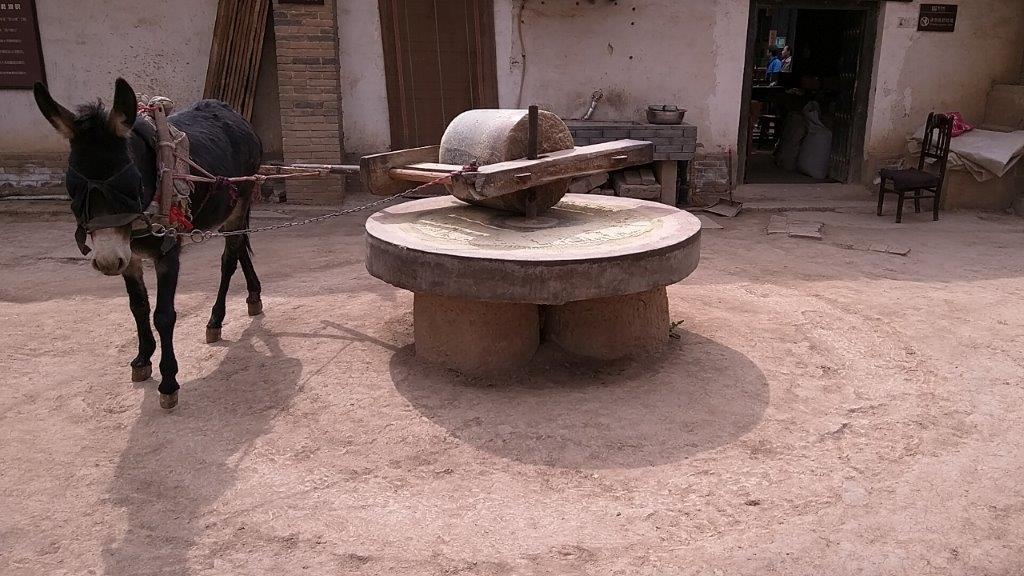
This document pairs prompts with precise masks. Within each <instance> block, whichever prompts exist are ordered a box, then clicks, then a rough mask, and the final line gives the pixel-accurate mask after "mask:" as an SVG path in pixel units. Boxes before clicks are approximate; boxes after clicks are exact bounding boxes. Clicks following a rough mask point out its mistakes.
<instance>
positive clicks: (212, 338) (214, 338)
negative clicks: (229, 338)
mask: <svg viewBox="0 0 1024 576" xmlns="http://www.w3.org/2000/svg"><path fill="white" fill-rule="evenodd" d="M214 342H220V328H207V329H206V343H207V344H213V343H214Z"/></svg>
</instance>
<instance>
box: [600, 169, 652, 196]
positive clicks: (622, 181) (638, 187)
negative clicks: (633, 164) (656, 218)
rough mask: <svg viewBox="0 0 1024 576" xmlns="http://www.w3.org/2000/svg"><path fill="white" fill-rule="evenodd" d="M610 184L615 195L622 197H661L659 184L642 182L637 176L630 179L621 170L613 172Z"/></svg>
mask: <svg viewBox="0 0 1024 576" xmlns="http://www.w3.org/2000/svg"><path fill="white" fill-rule="evenodd" d="M631 182H635V183H631ZM612 186H613V187H614V188H615V195H616V196H621V197H623V198H637V199H640V200H656V199H658V198H660V197H661V185H660V184H644V183H643V181H642V180H641V179H640V178H639V177H637V178H636V179H631V178H628V177H627V175H626V173H623V172H617V173H616V174H615V176H614V177H613V178H612Z"/></svg>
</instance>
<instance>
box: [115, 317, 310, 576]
mask: <svg viewBox="0 0 1024 576" xmlns="http://www.w3.org/2000/svg"><path fill="white" fill-rule="evenodd" d="M261 318H262V317H259V318H256V319H254V320H253V321H252V324H251V325H250V326H249V327H248V328H246V329H245V331H244V332H242V335H241V337H240V338H239V340H238V341H237V342H233V343H231V344H230V345H229V347H228V352H227V355H226V357H225V358H224V360H223V361H222V362H221V363H220V365H219V366H218V367H217V369H216V370H214V371H213V372H212V373H210V374H209V375H207V376H205V377H203V378H202V379H199V380H195V381H192V382H187V383H185V384H183V385H182V390H181V403H180V404H179V406H178V407H177V408H176V409H175V410H174V411H172V412H169V413H166V412H164V411H163V410H161V408H160V407H159V404H158V401H157V396H158V394H157V391H156V384H155V383H154V382H147V383H145V388H146V397H145V399H144V401H143V403H142V413H141V414H140V415H139V418H138V419H137V420H136V421H135V424H134V425H133V427H132V430H131V433H130V435H129V437H128V444H127V446H126V447H125V449H124V451H123V452H122V453H121V459H120V461H119V462H118V464H117V468H116V470H115V472H114V478H113V481H112V483H111V486H110V491H109V498H110V501H111V503H112V504H114V505H116V506H119V507H121V508H123V509H124V510H125V512H126V513H127V527H126V529H125V532H124V534H123V535H121V536H120V539H119V540H118V539H112V540H111V541H109V542H108V543H107V544H106V545H105V547H104V551H103V552H104V553H103V560H104V563H105V565H106V570H105V573H106V574H108V575H111V576H138V575H141V574H168V575H171V574H173V575H181V574H187V573H189V565H188V555H189V550H190V549H191V548H192V546H193V545H194V543H195V541H196V539H197V538H198V537H199V536H200V535H201V534H202V533H203V531H204V528H205V527H204V524H203V522H202V520H201V517H202V516H203V513H204V511H206V510H207V509H208V508H209V507H210V506H211V505H212V504H213V503H214V502H216V501H217V500H218V499H219V498H220V497H221V496H222V495H223V494H224V493H225V491H227V490H228V489H229V488H230V487H231V486H232V485H234V484H235V482H236V480H237V473H236V469H235V466H236V464H235V463H234V462H237V461H238V458H237V455H238V454H241V453H244V452H246V451H248V450H250V449H251V446H252V443H253V442H254V441H255V440H256V439H258V438H259V437H260V436H262V435H263V434H266V433H267V432H268V431H269V429H270V425H271V421H272V420H273V418H274V416H275V415H277V414H278V413H279V412H280V410H281V409H282V408H284V407H286V406H288V404H289V403H290V401H291V399H292V398H293V397H294V396H295V394H296V393H297V392H298V390H299V379H300V376H301V374H302V365H301V363H300V361H299V360H297V359H295V358H291V357H288V356H286V355H285V354H284V352H283V351H282V350H281V347H280V346H279V344H278V335H276V334H273V333H270V332H268V331H267V330H266V329H265V328H263V327H262V326H261Z"/></svg>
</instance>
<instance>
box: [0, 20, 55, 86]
mask: <svg viewBox="0 0 1024 576" xmlns="http://www.w3.org/2000/svg"><path fill="white" fill-rule="evenodd" d="M36 82H43V83H45V82H46V72H45V71H44V69H43V48H42V45H41V44H40V43H39V22H38V21H37V20H36V3H35V0H0V89H4V88H15V89H17V88H31V87H32V85H33V84H35V83H36Z"/></svg>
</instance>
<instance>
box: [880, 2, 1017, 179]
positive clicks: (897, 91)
mask: <svg viewBox="0 0 1024 576" xmlns="http://www.w3.org/2000/svg"><path fill="white" fill-rule="evenodd" d="M958 4H959V8H958V14H957V23H956V31H955V32H918V31H917V26H916V19H917V15H918V13H919V11H920V2H919V1H917V0H915V2H913V3H907V4H904V3H899V2H886V3H883V8H882V13H881V16H880V18H881V30H880V32H879V38H878V49H877V52H876V56H875V69H874V70H875V72H874V82H873V91H872V101H871V104H870V113H869V114H870V117H869V120H868V132H867V142H866V148H867V154H866V156H867V162H868V165H869V166H868V170H867V171H866V172H865V174H873V172H874V171H873V168H874V165H875V164H877V161H878V160H881V159H885V158H889V157H893V156H897V155H899V154H901V153H902V152H903V151H905V149H906V138H907V136H908V135H909V134H910V133H912V132H913V131H914V130H916V129H917V128H918V127H919V126H920V125H922V124H923V123H924V121H925V119H926V118H927V116H928V113H929V112H930V111H936V112H951V111H959V112H961V113H963V114H964V117H965V118H966V119H967V120H968V122H974V123H980V122H981V121H982V119H983V116H984V111H985V100H986V95H987V94H988V91H989V89H990V88H991V86H992V84H993V83H999V82H1010V83H1012V82H1015V81H1016V80H1017V78H1018V76H1019V74H1020V69H1021V52H1022V51H1024V0H962V1H960V2H958ZM901 17H902V18H909V19H910V21H911V22H912V23H913V25H912V27H910V28H899V27H898V25H899V19H900V18H901Z"/></svg>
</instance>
